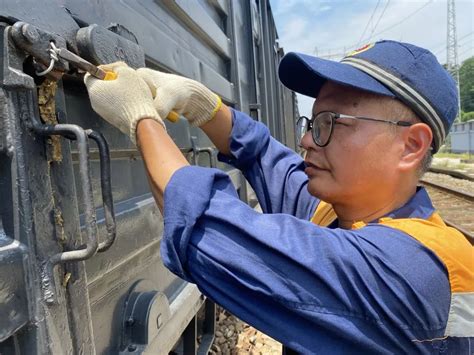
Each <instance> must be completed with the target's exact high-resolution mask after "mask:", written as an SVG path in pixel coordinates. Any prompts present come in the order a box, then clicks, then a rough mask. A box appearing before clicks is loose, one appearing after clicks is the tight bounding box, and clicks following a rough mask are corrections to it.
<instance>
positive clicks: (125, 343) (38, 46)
mask: <svg viewBox="0 0 474 355" xmlns="http://www.w3.org/2000/svg"><path fill="white" fill-rule="evenodd" d="M51 42H53V44H54V46H55V48H65V49H68V50H69V51H71V52H73V53H75V54H78V55H80V56H81V57H83V58H85V59H87V60H88V61H90V62H92V63H94V64H101V63H108V62H113V61H117V60H122V61H125V62H127V63H128V64H129V65H130V66H132V67H135V68H137V67H143V66H147V67H150V68H155V69H160V70H164V71H167V72H172V73H177V74H180V75H184V76H187V77H190V78H193V79H196V80H199V81H201V82H202V83H204V84H205V85H206V86H208V87H209V88H211V89H212V90H214V91H215V92H216V93H217V94H219V95H220V96H221V97H222V98H223V101H224V102H225V103H227V104H228V105H230V106H233V107H235V108H237V109H239V110H242V111H244V112H247V113H248V114H250V115H251V116H252V117H253V118H254V119H255V120H259V121H262V122H263V123H265V124H266V125H268V127H269V128H270V130H271V132H272V134H273V136H274V137H276V138H277V139H278V140H280V141H281V142H282V143H283V144H285V145H287V146H289V147H291V148H294V149H295V148H296V147H295V130H294V122H295V117H296V116H297V108H296V99H295V95H294V93H292V92H290V91H288V90H287V89H285V88H283V87H282V86H281V84H279V82H278V79H277V75H276V69H277V65H278V62H279V60H280V58H281V57H282V55H283V50H282V49H281V48H280V47H279V45H278V39H277V32H276V28H275V24H274V22H273V17H272V13H271V8H270V5H269V3H268V1H267V0H250V1H232V0H174V1H172V0H162V1H159V0H156V1H152V0H139V1H134V0H122V1H115V0H97V1H96V0H94V1H92V0H87V1H86V0H84V1H77V0H28V1H26V0H0V51H1V54H0V196H1V202H0V353H1V354H95V353H97V354H117V353H127V354H128V353H149V354H166V353H168V352H170V351H174V352H175V353H186V354H188V353H205V352H206V351H207V349H208V348H209V346H210V343H211V341H212V338H213V332H214V313H213V312H214V304H213V303H212V302H211V301H210V300H206V299H205V298H204V297H203V296H202V295H201V294H200V293H199V291H198V289H197V288H196V286H194V285H191V284H188V283H186V282H184V281H182V280H180V279H179V278H177V277H176V276H174V275H173V274H171V273H170V272H169V271H168V270H166V269H165V268H164V266H163V264H162V262H161V258H160V253H159V247H160V240H161V235H162V230H163V229H162V225H163V224H162V219H161V214H160V212H159V211H158V209H157V207H156V205H155V203H154V200H153V198H152V195H151V193H150V190H149V188H148V183H147V179H146V175H145V170H144V167H143V163H142V161H141V159H140V155H139V153H138V152H137V150H136V149H135V147H134V146H133V145H132V144H131V142H130V141H129V140H128V138H127V137H126V136H124V135H123V134H121V133H120V132H119V131H118V130H116V129H115V128H114V127H112V126H110V125H108V124H107V123H106V122H105V121H104V120H102V119H100V118H99V117H98V116H97V115H96V114H95V113H94V112H93V111H92V109H91V107H90V102H89V100H88V97H87V92H86V90H85V87H84V85H83V83H82V79H81V77H82V74H81V71H80V70H78V69H77V67H75V66H73V65H71V64H70V63H68V62H67V61H65V60H63V59H61V58H56V59H55V58H53V56H52V54H51V46H52V45H51ZM48 67H49V69H50V71H49V72H48V73H45V71H48ZM167 128H168V131H169V132H170V134H171V136H172V137H173V139H174V140H175V142H176V143H177V145H178V146H179V147H180V149H181V150H182V152H183V153H184V154H185V155H186V157H187V158H188V159H189V160H190V161H191V162H192V163H193V164H199V165H202V166H218V167H220V168H221V169H224V170H226V171H227V172H228V173H229V175H230V176H231V177H232V181H233V182H234V184H235V187H236V189H237V190H238V191H239V196H240V197H241V198H242V199H243V200H245V201H247V199H248V191H247V185H246V182H245V180H244V178H243V176H242V175H241V174H240V172H239V171H236V170H232V169H230V168H229V167H228V166H225V165H223V164H220V163H217V160H216V151H215V149H214V147H213V146H212V144H211V143H210V141H209V140H208V139H207V138H206V137H205V136H204V135H203V134H202V133H201V132H200V130H198V129H193V128H191V127H189V126H188V124H187V123H186V121H185V120H184V119H181V120H180V121H179V122H178V123H174V124H172V123H167Z"/></svg>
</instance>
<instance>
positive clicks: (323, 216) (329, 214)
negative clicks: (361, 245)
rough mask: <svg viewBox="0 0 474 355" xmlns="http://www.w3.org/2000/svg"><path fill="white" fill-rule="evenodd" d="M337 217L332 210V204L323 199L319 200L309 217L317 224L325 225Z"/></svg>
mask: <svg viewBox="0 0 474 355" xmlns="http://www.w3.org/2000/svg"><path fill="white" fill-rule="evenodd" d="M336 218H337V215H336V212H334V210H333V208H332V206H331V205H330V204H329V203H327V202H324V201H319V205H318V207H317V208H316V211H315V212H314V214H313V217H311V222H313V223H314V224H317V225H318V226H322V227H327V226H329V225H330V224H331V223H332V222H334V221H335V220H336Z"/></svg>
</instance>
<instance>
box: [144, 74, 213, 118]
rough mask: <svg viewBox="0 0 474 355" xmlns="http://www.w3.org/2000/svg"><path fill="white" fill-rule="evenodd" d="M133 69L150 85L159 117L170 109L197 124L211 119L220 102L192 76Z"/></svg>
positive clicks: (166, 114) (168, 112)
mask: <svg viewBox="0 0 474 355" xmlns="http://www.w3.org/2000/svg"><path fill="white" fill-rule="evenodd" d="M137 73H138V75H140V77H141V78H142V79H143V80H144V81H145V82H146V83H147V84H148V86H149V87H150V89H151V91H152V93H153V96H154V98H155V100H154V103H155V109H156V110H157V111H158V113H159V114H160V116H161V117H168V115H169V114H170V112H171V111H174V112H176V113H178V114H180V115H183V116H184V117H186V119H187V120H188V121H189V123H190V124H191V125H192V126H195V127H199V126H202V125H203V124H204V123H206V122H208V121H210V120H212V119H213V118H214V116H215V115H216V113H217V111H219V109H220V107H221V105H222V101H221V98H220V97H219V96H217V95H216V94H214V93H213V92H212V91H211V90H209V89H208V88H206V87H205V86H204V85H202V84H201V83H199V82H197V81H195V80H191V79H187V78H185V77H182V76H179V75H174V74H166V73H162V72H160V71H157V70H152V69H147V68H140V69H138V70H137Z"/></svg>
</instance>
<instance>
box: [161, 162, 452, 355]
mask: <svg viewBox="0 0 474 355" xmlns="http://www.w3.org/2000/svg"><path fill="white" fill-rule="evenodd" d="M190 181H192V182H193V188H189V182H190ZM164 200H165V209H164V223H165V230H164V236H163V240H162V243H161V253H162V258H163V262H164V263H165V265H166V266H167V267H168V268H169V269H170V270H171V271H173V272H174V273H175V274H177V275H178V276H180V277H181V278H184V279H185V280H187V281H189V282H192V283H196V284H197V285H198V287H199V289H200V290H201V292H203V293H204V294H205V295H207V296H209V297H210V298H212V299H213V300H214V301H216V302H217V303H218V304H220V305H222V306H224V307H225V308H226V309H228V310H230V311H231V312H232V313H234V314H235V315H237V316H238V317H239V318H241V319H243V320H244V321H246V322H248V323H249V324H251V325H253V326H254V327H256V328H257V329H260V330H262V331H264V332H265V333H267V334H269V335H270V336H272V337H274V338H275V339H277V340H279V341H281V342H282V343H284V344H285V345H287V346H290V347H291V348H293V349H295V350H297V351H299V352H304V353H314V352H315V350H317V349H319V350H324V349H325V350H329V349H333V350H335V351H336V352H339V351H340V352H354V351H355V352H357V351H367V350H370V351H373V352H377V353H386V352H387V349H391V352H406V351H407V349H408V350H409V349H412V350H416V348H415V344H414V343H413V342H412V340H413V339H429V338H434V337H436V336H442V333H443V329H444V326H445V322H446V317H447V314H448V309H449V297H450V294H449V284H448V281H447V277H446V272H445V269H444V267H443V265H442V264H441V262H440V261H439V260H438V259H437V258H436V256H434V255H433V254H432V253H430V252H428V251H427V250H426V249H424V247H423V246H422V245H421V244H419V243H418V242H416V241H415V240H414V239H412V238H410V237H408V236H407V235H405V234H403V233H401V232H399V231H396V230H393V229H391V228H388V227H383V226H382V227H376V226H373V227H370V226H368V227H365V228H362V229H360V230H357V231H348V230H341V229H328V228H323V227H319V226H316V225H314V224H312V223H311V222H308V221H305V220H301V219H298V218H295V217H293V216H290V215H288V214H260V213H257V212H255V211H254V210H253V209H252V208H250V207H249V206H248V205H246V204H245V203H243V202H242V201H240V200H239V199H238V197H237V193H236V191H235V189H234V187H233V185H232V183H231V181H230V178H229V177H228V176H227V175H226V174H225V173H223V172H221V171H219V170H217V169H207V168H201V167H196V166H189V167H184V168H181V169H180V170H178V171H177V172H176V173H175V174H174V175H173V177H172V179H171V180H170V182H169V184H168V186H167V188H166V190H165V195H164ZM422 280H423V281H422ZM341 337H343V338H341ZM341 339H344V341H341ZM316 352H317V351H316Z"/></svg>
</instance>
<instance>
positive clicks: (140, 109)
mask: <svg viewBox="0 0 474 355" xmlns="http://www.w3.org/2000/svg"><path fill="white" fill-rule="evenodd" d="M100 68H101V69H103V70H105V71H113V72H115V73H117V78H116V79H114V80H100V79H97V78H95V77H93V76H91V75H90V74H86V76H85V77H84V83H85V84H86V87H87V91H88V92H89V98H90V100H91V104H92V108H93V109H94V111H95V112H97V113H98V114H99V115H100V116H102V117H103V118H104V119H105V120H106V121H107V122H109V123H110V124H111V125H113V126H115V127H117V128H118V129H120V130H121V131H122V132H123V133H125V134H127V135H129V136H130V139H131V140H132V142H133V144H136V136H135V135H136V129H137V124H138V122H139V121H140V120H141V119H143V118H151V119H153V120H155V121H157V122H158V123H160V124H161V125H162V126H163V127H165V125H164V123H163V120H162V119H161V117H160V116H159V114H158V113H157V112H156V110H155V108H154V105H153V97H152V94H151V92H150V88H149V87H148V86H147V84H146V83H145V82H144V81H143V80H142V79H141V78H140V76H139V75H137V72H136V71H135V70H134V69H132V68H130V67H128V66H127V64H125V63H123V62H116V63H112V64H107V65H101V66H100ZM165 129H166V128H165Z"/></svg>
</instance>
